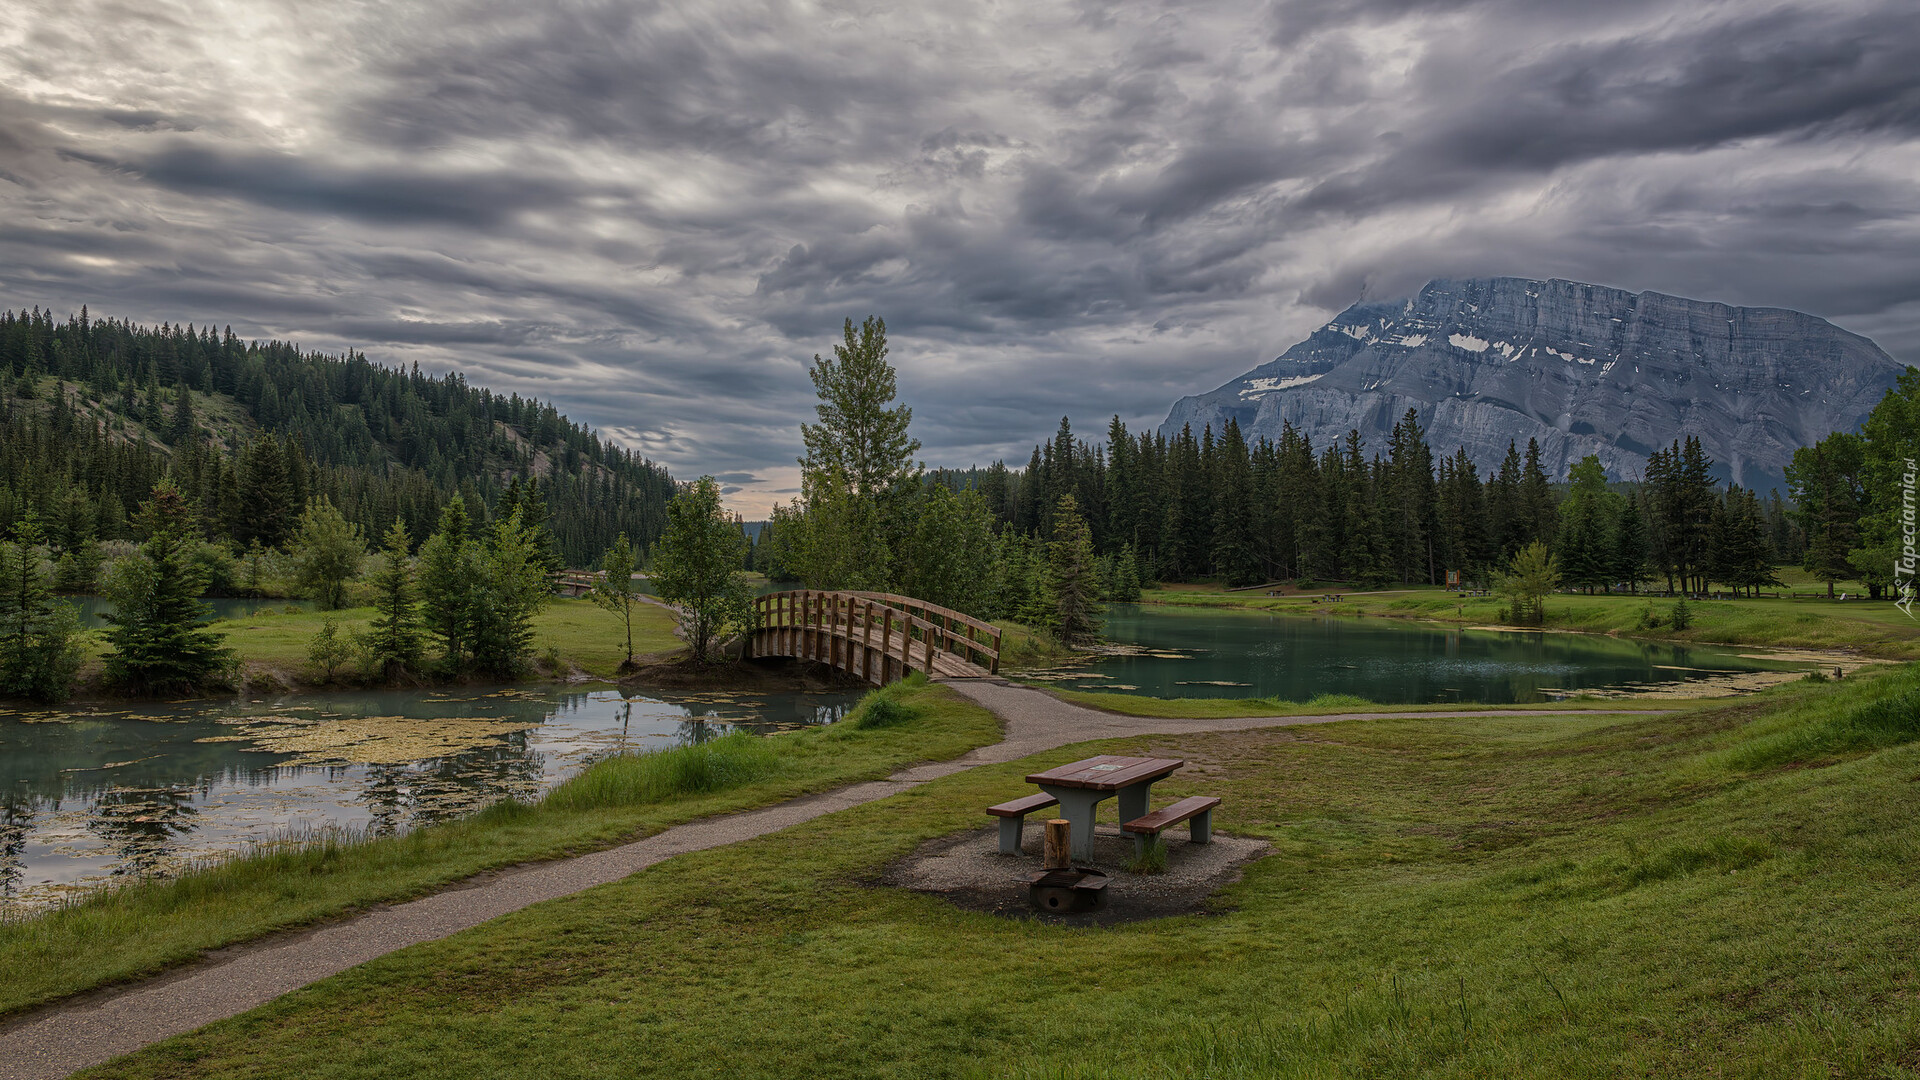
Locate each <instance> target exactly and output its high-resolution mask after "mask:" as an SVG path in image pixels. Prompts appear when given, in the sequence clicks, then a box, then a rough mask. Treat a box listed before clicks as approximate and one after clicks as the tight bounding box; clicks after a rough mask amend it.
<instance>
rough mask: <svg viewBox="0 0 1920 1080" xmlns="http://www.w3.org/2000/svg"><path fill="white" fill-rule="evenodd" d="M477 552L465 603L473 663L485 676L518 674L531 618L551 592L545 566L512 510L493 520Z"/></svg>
mask: <svg viewBox="0 0 1920 1080" xmlns="http://www.w3.org/2000/svg"><path fill="white" fill-rule="evenodd" d="M478 556H479V557H478V560H477V564H478V570H479V574H478V577H477V580H476V582H475V585H474V587H473V588H472V589H471V590H470V592H469V597H470V600H469V604H470V606H469V608H468V611H469V615H470V620H469V622H468V633H469V635H470V638H469V641H468V647H469V648H470V650H471V652H472V656H473V665H474V667H475V668H477V669H479V670H480V671H483V672H486V673H487V674H490V675H497V676H501V677H510V676H514V675H518V674H520V673H521V672H522V671H523V670H524V669H525V667H526V663H527V659H528V657H529V656H531V655H532V653H533V617H534V616H535V615H538V614H539V613H540V609H541V608H542V607H543V606H545V605H546V603H547V601H548V600H549V599H550V598H551V597H552V595H553V592H552V588H551V580H550V579H549V577H548V576H547V568H546V565H545V564H544V563H543V562H542V561H541V559H540V551H539V546H538V543H537V540H536V537H535V535H534V532H533V530H532V529H530V528H528V527H527V525H526V524H525V523H524V522H522V521H521V519H520V514H519V512H517V511H516V512H515V513H514V514H513V515H512V516H510V517H508V518H506V519H504V520H501V521H496V522H494V523H493V528H492V529H491V530H489V533H488V536H487V539H486V542H485V543H484V544H481V545H479V551H478Z"/></svg>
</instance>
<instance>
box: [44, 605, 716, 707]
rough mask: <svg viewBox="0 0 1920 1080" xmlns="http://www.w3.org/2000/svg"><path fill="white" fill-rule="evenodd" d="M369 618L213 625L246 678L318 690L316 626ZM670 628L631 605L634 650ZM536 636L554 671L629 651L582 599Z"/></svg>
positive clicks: (648, 650) (646, 650)
mask: <svg viewBox="0 0 1920 1080" xmlns="http://www.w3.org/2000/svg"><path fill="white" fill-rule="evenodd" d="M373 617H374V610H373V609H372V608H370V607H357V608H345V609H342V610H340V611H328V612H318V611H301V610H298V609H294V610H283V609H277V608H263V609H262V610H261V611H259V612H256V613H255V614H252V615H249V616H246V617H244V618H239V619H219V620H216V621H214V622H213V623H212V624H211V625H212V626H213V628H214V629H216V630H218V631H221V632H222V633H225V634H226V635H227V644H228V645H229V646H230V647H232V648H233V649H234V650H235V651H236V652H238V653H239V656H240V664H241V669H242V671H243V673H244V675H245V677H246V679H247V681H248V682H249V683H250V684H251V685H255V686H269V687H272V686H284V687H291V688H295V689H318V688H322V687H324V686H326V685H328V682H327V680H326V679H325V678H324V677H323V673H321V672H319V671H316V670H315V669H314V668H313V666H312V664H311V663H310V662H309V661H308V659H307V646H308V645H309V644H310V643H311V642H312V641H313V637H314V635H315V634H317V633H319V632H320V627H321V626H322V625H323V624H324V623H325V622H326V620H327V619H329V618H331V619H333V620H334V622H335V623H336V624H337V625H338V626H339V628H340V632H341V633H342V634H348V633H365V632H366V630H367V627H368V624H369V623H370V622H371V621H372V620H373ZM673 630H674V616H673V613H672V612H670V611H668V610H666V609H665V608H662V607H660V606H658V605H656V604H645V603H643V604H636V605H634V609H633V651H634V655H635V656H636V657H641V656H658V655H663V654H666V653H671V652H676V651H678V650H680V649H681V648H683V647H684V644H685V643H684V642H682V641H681V640H680V639H679V638H678V637H676V636H674V632H673ZM533 635H534V636H533V641H534V651H535V653H536V655H537V657H538V658H539V659H540V660H541V661H542V662H543V664H544V661H545V660H546V658H547V657H548V655H549V654H552V655H555V656H557V657H558V658H559V666H558V668H557V670H552V669H550V670H549V671H548V673H549V674H562V675H564V674H567V673H568V672H573V671H578V672H584V673H586V674H589V675H594V676H597V677H600V678H612V677H613V676H614V675H615V674H616V673H617V672H618V670H619V668H620V662H621V661H622V660H624V659H625V658H626V629H625V627H624V626H623V625H622V623H621V621H620V620H619V619H618V618H616V617H615V616H614V615H613V614H611V613H610V612H607V611H605V610H603V609H601V608H598V607H595V606H594V604H593V602H592V601H590V600H586V599H574V598H568V597H556V598H554V600H553V601H552V602H551V603H549V604H548V605H547V606H546V607H545V608H543V609H541V611H540V613H539V614H538V615H536V616H535V617H534V620H533ZM87 647H88V655H87V662H86V665H85V666H84V667H83V668H82V669H81V672H80V686H81V693H82V694H83V695H85V696H97V695H100V694H102V693H103V692H104V691H103V689H102V687H101V686H100V671H101V664H100V658H101V656H102V654H103V653H104V652H105V651H106V641H105V638H104V636H103V635H101V634H98V633H94V634H89V635H88V636H87ZM355 679H356V675H355V673H354V672H353V670H352V665H348V666H347V667H346V668H343V669H342V670H341V671H340V672H339V673H338V678H337V679H336V680H335V682H336V684H351V683H353V682H354V681H355Z"/></svg>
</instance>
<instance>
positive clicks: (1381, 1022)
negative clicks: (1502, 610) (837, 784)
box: [95, 668, 1920, 1080]
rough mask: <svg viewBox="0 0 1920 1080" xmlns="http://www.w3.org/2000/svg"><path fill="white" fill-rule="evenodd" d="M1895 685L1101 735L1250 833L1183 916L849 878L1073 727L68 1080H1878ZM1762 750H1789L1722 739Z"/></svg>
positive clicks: (1896, 1056) (1893, 1049) (1067, 756)
mask: <svg viewBox="0 0 1920 1080" xmlns="http://www.w3.org/2000/svg"><path fill="white" fill-rule="evenodd" d="M1916 686H1920V674H1916V672H1915V671H1913V670H1912V669H1910V668H1902V669H1899V670H1897V671H1888V672H1881V673H1877V674H1875V675H1872V676H1867V677H1860V678H1853V679H1849V680H1847V681H1846V682H1844V683H1841V684H1836V685H1813V684H1797V685H1792V686H1788V687H1783V688H1780V689H1777V690H1773V691H1769V692H1768V693H1766V694H1765V695H1762V696H1758V697H1755V698H1750V699H1746V700H1744V701H1742V702H1741V703H1739V704H1735V705H1729V706H1724V707H1720V708H1714V709H1701V710H1696V711H1692V712H1688V713H1685V714H1682V715H1680V716H1678V717H1662V718H1647V719H1625V720H1623V719H1621V718H1618V717H1586V716H1569V717H1555V718H1551V719H1542V718H1523V717H1515V718H1510V719H1497V720H1476V721H1426V720H1418V719H1407V720H1386V721H1366V722H1356V723H1347V724H1333V725H1326V726H1316V727H1312V728H1302V729H1297V730H1285V729H1276V730H1272V731H1269V732H1264V733H1245V734H1236V735H1210V736H1209V735H1198V736H1189V737H1181V738H1142V739H1135V740H1125V741H1120V742H1114V743H1106V744H1102V745H1101V749H1103V750H1111V751H1121V752H1125V751H1155V752H1173V753H1178V754H1180V755H1181V756H1184V757H1186V758H1188V759H1189V760H1190V761H1192V762H1194V763H1195V764H1196V765H1201V766H1205V767H1206V768H1205V771H1204V772H1202V771H1201V770H1197V769H1189V770H1187V771H1186V772H1185V773H1183V774H1180V775H1177V776H1176V777H1175V778H1173V780H1172V781H1170V782H1168V783H1167V784H1166V785H1165V786H1166V787H1167V789H1168V790H1167V791H1165V793H1164V795H1165V797H1169V798H1171V797H1175V796H1179V795H1184V794H1188V793H1190V792H1193V791H1200V790H1204V791H1208V792H1212V793H1216V794H1220V795H1222V796H1224V797H1225V799H1226V804H1225V808H1224V809H1223V810H1222V812H1221V818H1220V828H1222V829H1223V830H1226V831H1230V832H1234V833H1239V834H1245V835H1253V836H1260V837H1265V838H1267V839H1268V840H1270V841H1271V842H1272V844H1273V846H1274V853H1273V855H1272V856H1271V857H1269V858H1267V859H1265V860H1262V861H1260V862H1258V863H1256V864H1254V865H1252V866H1251V867H1249V868H1248V871H1247V873H1246V876H1245V878H1244V880H1243V881H1242V882H1241V883H1239V884H1238V885H1236V886H1233V887H1231V888H1230V890H1229V891H1228V893H1227V895H1226V901H1227V905H1228V907H1227V909H1226V910H1225V911H1224V912H1223V913H1222V914H1219V915H1216V916H1213V917H1190V918H1180V919H1170V920H1164V921H1159V922H1153V923H1144V924H1134V925H1130V926H1124V927H1119V928H1113V929H1107V930H1093V931H1089V930H1074V929H1064V928H1054V927H1046V926H1039V925H1035V924H1032V923H1027V922H1019V921H1006V920H1001V919H997V918H994V917H991V916H986V915H977V914H970V913H965V912H961V911H959V910H957V909H955V908H953V907H951V906H949V905H948V904H946V903H945V902H943V901H941V900H939V899H936V898H932V897H927V896H921V895H917V894H914V893H910V892H904V891H899V890H893V889H887V888H880V887H876V886H873V885H871V884H868V883H867V882H869V881H870V880H871V878H872V875H873V874H874V872H875V870H876V869H877V868H878V867H880V866H882V865H884V864H885V863H886V862H887V861H888V860H890V859H893V858H896V857H898V856H900V855H903V854H905V853H907V852H909V851H911V850H912V849H913V848H914V847H915V845H917V844H918V843H920V842H921V841H922V840H924V839H926V838H928V837H934V836H940V835H943V834H946V833H950V832H953V831H954V830H958V829H966V828H977V827H979V826H980V825H981V823H982V819H981V816H980V812H979V807H980V806H982V805H984V804H986V803H988V802H991V801H993V800H996V799H999V798H1003V797H1005V796H1006V795H1008V794H1010V793H1012V792H1014V791H1017V790H1019V789H1020V788H1021V786H1022V785H1021V783H1020V780H1019V777H1020V776H1021V774H1023V773H1025V772H1027V771H1030V770H1031V769H1033V768H1035V767H1038V766H1042V765H1047V764H1052V763H1056V762H1061V761H1066V760H1071V759H1073V758H1075V757H1078V756H1083V755H1084V754H1085V753H1086V752H1087V750H1088V749H1089V748H1088V747H1085V746H1082V747H1075V748H1066V749H1063V750H1060V751H1056V752H1052V753H1048V754H1044V755H1039V756H1037V757H1035V758H1031V759H1028V760H1025V761H1020V762H1014V763H1010V764H1007V765H1004V766H990V767H986V768H982V769H977V770H972V771H969V772H966V773H961V774H958V775H955V776H953V777H949V778H946V779H944V780H941V781H937V782H935V783H933V784H931V785H928V786H926V787H922V788H920V789H917V790H915V791H913V792H910V793H908V794H905V795H902V796H899V797H896V798H893V799H889V800H886V801H883V802H880V803H876V804H871V805H868V806H864V807H860V808H857V809H854V810H851V811H847V812H843V813H839V814H834V815H831V816H829V817H827V818H823V819H820V820H818V821H815V822H812V823H809V824H806V825H803V826H799V827H796V828H793V829H788V830H786V831H783V832H781V833H778V834H775V835H772V836H768V837H764V838H762V839H759V840H756V841H752V842H749V843H745V844H740V845H735V846H732V847H728V848H724V849H718V850H714V851H709V852H702V853H697V854H693V855H688V856H683V857H681V858H677V859H674V860H671V861H669V862H667V863H664V864H662V865H661V866H659V867H656V868H654V869H652V870H649V871H647V872H646V873H643V874H639V875H636V876H634V877H632V878H629V879H627V880H625V881H622V882H617V883H614V884H611V885H608V886H604V887H601V888H598V889H595V890H592V891H590V892H588V893H585V894H582V895H580V896H577V897H573V898H570V899H567V900H562V901H557V902H554V903H548V904H542V905H539V906H537V907H534V908H531V909H528V910H526V911H523V912H519V913H517V914H514V915H510V916H507V917H504V918H501V919H498V920H495V921H493V922H491V923H488V924H487V925H485V926H483V927H479V928H477V929H475V930H473V931H469V932H466V933H463V934H460V935H457V936H455V937H453V938H450V939H448V940H445V941H442V942H437V943H432V944H428V945H424V946H419V947H415V948H411V949H407V950H405V951H403V952H400V953H396V954H394V955H392V956H389V957H386V958H384V959H381V960H378V961H375V962H373V963H370V964H367V965H364V966H362V967H359V968H356V969H354V970H353V971H350V972H347V973H345V974H343V975H341V976H338V977H336V978H333V979H329V980H327V981H326V982H324V983H321V984H318V985H316V986H314V987H312V988H309V989H308V990H305V991H302V992H300V993H297V994H293V995H290V996H288V997H286V998H284V999H282V1000H280V1001H278V1002H275V1003H273V1004H271V1005H268V1006H266V1007H264V1008H261V1009H258V1010H255V1011H254V1012H252V1013H249V1014H247V1015H245V1016H242V1017H238V1018H236V1019H234V1020H231V1021H226V1022H223V1023H220V1024H216V1025H214V1026H212V1027H210V1028H208V1029H205V1030H203V1031H201V1032H199V1033H195V1034H193V1035H189V1036H186V1037H183V1038H179V1039H174V1040H171V1041H169V1042H167V1043H164V1044H161V1045H160V1046H157V1047H154V1048H151V1049H149V1050H147V1051H144V1052H142V1053H139V1054H137V1055H134V1056H132V1057H130V1058H128V1059H125V1060H123V1061H122V1062H120V1063H118V1064H115V1065H113V1066H110V1067H106V1068H103V1069H100V1070H97V1072H96V1073H95V1075H101V1076H128V1077H133V1076H222V1075H238V1074H255V1073H272V1074H273V1075H276V1076H288V1077H336V1076H338V1077H346V1076H364V1075H381V1076H394V1077H404V1076H415V1075H419V1076H437V1075H486V1076H496V1077H512V1076H549V1075H577V1076H587V1077H599V1076H608V1077H612V1076H623V1077H624V1076H662V1077H668V1076H671V1077H725V1078H728V1080H734V1078H748V1077H784V1076H796V1075H805V1076H820V1077H880V1076H926V1077H947V1076H951V1077H967V1076H1015V1077H1057V1078H1067V1077H1095V1076H1101V1077H1106V1076H1125V1077H1132V1076H1140V1077H1203V1076H1204V1077H1332V1076H1351V1075H1368V1076H1376V1075H1377V1076H1416V1075H1417V1076H1422V1077H1463V1078H1465V1077H1485V1076H1503V1077H1504V1076H1537V1077H1587V1076H1593V1077H1603V1076H1604V1077H1611V1076H1622V1075H1638V1076H1689V1075H1697V1076H1709V1075H1711V1076H1736V1077H1740V1076H1744V1077H1778V1076H1835V1075H1847V1076H1885V1077H1897V1076H1909V1077H1910V1076H1913V1075H1915V1073H1914V1068H1913V1063H1914V1062H1915V1061H1916V1059H1917V1057H1920V996H1917V995H1916V990H1917V989H1920V973H1917V972H1916V970H1915V964H1914V960H1913V957H1914V955H1915V952H1916V948H1920V930H1916V928H1915V926H1914V923H1913V920H1912V919H1911V915H1910V913H1911V912H1912V911H1913V910H1915V908H1916V906H1917V905H1920V880H1916V879H1915V877H1914V875H1913V874H1912V873H1911V872H1910V870H1911V867H1912V865H1913V863H1914V860H1915V859H1916V857H1920V822H1917V820H1916V816H1915V814H1914V812H1913V810H1914V799H1915V795H1914V787H1913V779H1914V777H1915V776H1916V775H1917V774H1920V745H1915V744H1913V743H1907V744H1904V745H1897V746H1893V747H1891V748H1886V749H1880V750H1878V751H1872V750H1867V749H1864V748H1863V745H1867V744H1861V743H1860V742H1858V741H1857V740H1855V741H1852V742H1849V741H1848V740H1847V739H1846V738H1843V737H1840V736H1837V735H1835V734H1834V733H1835V732H1841V734H1842V735H1844V729H1845V726H1844V725H1840V726H1839V727H1836V721H1835V719H1834V718H1835V717H1840V716H1846V715H1852V713H1853V710H1854V709H1855V707H1856V706H1857V705H1859V704H1860V703H1862V702H1864V701H1867V700H1868V699H1871V698H1874V697H1876V696H1885V695H1886V694H1887V693H1888V692H1889V691H1890V690H1895V689H1899V690H1907V691H1911V688H1914V687H1916ZM1908 700H1909V705H1911V704H1912V703H1913V701H1914V698H1912V697H1910V698H1909V699H1908ZM1914 729H1915V723H1914V718H1913V717H1912V716H1908V717H1907V720H1906V721H1905V727H1904V728H1903V729H1902V734H1900V735H1899V737H1900V738H1912V737H1913V734H1914ZM1823 732H1824V733H1825V734H1821V733H1823ZM1810 736H1817V737H1811V738H1803V737H1810ZM1836 739H1838V741H1835V740H1836ZM1796 740H1798V741H1796ZM1823 740H1824V741H1823ZM1883 741H1884V740H1883ZM1870 742H1871V740H1870V741H1869V744H1870ZM1769 746H1771V747H1773V748H1774V749H1775V750H1778V749H1779V748H1780V747H1781V746H1789V747H1792V746H1798V747H1800V748H1802V749H1808V748H1811V749H1812V751H1813V752H1812V753H1810V754H1809V755H1808V756H1802V757H1798V758H1792V759H1791V760H1789V759H1784V758H1780V757H1779V756H1778V755H1777V754H1774V755H1773V756H1772V757H1768V756H1767V755H1766V754H1762V755H1760V757H1759V758H1754V757H1753V756H1752V754H1753V752H1754V750H1755V748H1756V747H1758V748H1765V747H1769ZM1761 760H1765V761H1771V762H1772V764H1768V765H1766V766H1765V767H1755V762H1756V761H1761ZM983 842H984V841H983ZM1172 855H1173V858H1174V859H1175V860H1177V859H1178V858H1179V846H1178V842H1177V841H1176V842H1175V844H1174V845H1173V853H1172Z"/></svg>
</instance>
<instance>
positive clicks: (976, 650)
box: [747, 589, 1000, 686]
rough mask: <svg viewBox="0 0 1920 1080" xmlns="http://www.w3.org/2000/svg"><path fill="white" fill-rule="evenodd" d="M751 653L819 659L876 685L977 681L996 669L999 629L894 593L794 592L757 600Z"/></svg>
mask: <svg viewBox="0 0 1920 1080" xmlns="http://www.w3.org/2000/svg"><path fill="white" fill-rule="evenodd" d="M754 609H755V614H756V615H757V618H756V620H755V622H754V630H753V633H751V634H749V635H748V637H747V655H748V656H792V657H797V658H799V659H802V660H816V661H819V662H820V663H823V664H828V665H830V666H832V667H836V668H838V669H840V670H841V671H845V672H850V673H852V674H854V675H858V676H860V677H861V678H863V679H865V680H867V681H868V682H871V683H874V684H875V685H877V686H885V685H887V684H888V683H890V682H893V681H895V680H897V679H902V678H905V677H906V676H907V674H908V673H909V672H914V671H924V672H926V673H927V674H928V675H929V676H933V677H939V678H949V679H980V678H985V677H987V676H989V675H992V674H993V673H995V672H997V671H999V670H1000V628H999V627H997V626H994V625H993V624H992V623H987V622H982V621H981V620H979V619H976V618H974V617H973V616H971V615H965V614H962V613H960V612H958V611H953V610H951V609H949V608H943V607H940V606H939V605H937V604H929V603H927V602H926V601H924V600H915V599H914V598H912V597H910V596H895V595H893V594H892V593H876V592H823V591H818V590H814V589H799V590H795V591H793V592H778V593H768V594H767V595H765V596H762V597H759V598H758V599H756V600H755V601H754Z"/></svg>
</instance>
